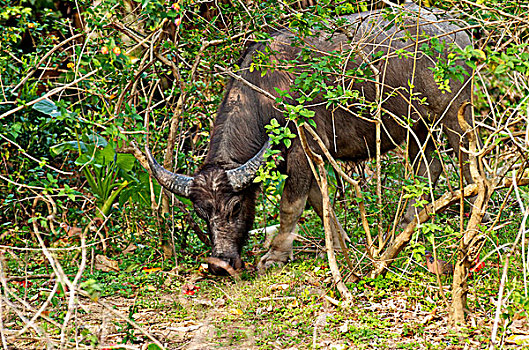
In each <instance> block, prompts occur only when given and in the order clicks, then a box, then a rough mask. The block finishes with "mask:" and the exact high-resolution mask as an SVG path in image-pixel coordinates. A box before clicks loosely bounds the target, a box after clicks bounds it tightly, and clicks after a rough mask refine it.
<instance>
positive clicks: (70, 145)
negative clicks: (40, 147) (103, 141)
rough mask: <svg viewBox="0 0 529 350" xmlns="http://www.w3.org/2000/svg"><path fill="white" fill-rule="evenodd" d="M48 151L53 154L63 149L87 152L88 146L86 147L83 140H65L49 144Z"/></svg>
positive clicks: (57, 153)
mask: <svg viewBox="0 0 529 350" xmlns="http://www.w3.org/2000/svg"><path fill="white" fill-rule="evenodd" d="M79 148H80V149H79ZM50 151H51V153H52V154H54V155H59V154H61V153H62V152H64V151H80V152H81V153H87V152H88V147H86V144H85V143H84V142H79V143H77V141H66V142H63V143H59V144H57V145H54V146H51V147H50Z"/></svg>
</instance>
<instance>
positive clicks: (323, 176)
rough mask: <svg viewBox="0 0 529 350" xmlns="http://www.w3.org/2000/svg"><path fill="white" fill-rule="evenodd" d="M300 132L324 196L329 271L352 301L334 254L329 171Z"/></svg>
mask: <svg viewBox="0 0 529 350" xmlns="http://www.w3.org/2000/svg"><path fill="white" fill-rule="evenodd" d="M296 127H297V130H298V135H299V139H300V141H301V146H302V147H303V150H304V151H305V154H306V155H307V160H308V161H309V163H310V164H311V169H312V171H313V173H314V178H315V179H316V181H317V182H318V185H319V187H320V191H321V194H322V206H323V218H322V220H323V227H324V229H325V248H326V250H327V260H328V261H329V269H330V270H331V273H332V276H333V280H334V283H335V284H336V288H337V289H338V291H339V292H340V294H341V295H342V297H343V298H344V299H345V300H347V301H351V300H353V295H352V294H351V292H350V291H349V289H347V286H346V285H345V283H344V282H343V278H342V275H341V273H340V268H339V267H338V264H337V262H336V255H335V253H334V242H333V234H332V228H331V220H330V219H331V211H332V208H331V206H330V200H329V190H328V187H327V171H326V170H325V163H324V162H323V159H322V157H321V156H319V155H318V154H315V153H314V152H312V150H311V149H310V147H309V145H308V143H307V138H306V136H305V132H304V129H303V128H302V127H300V126H299V125H296ZM314 163H316V164H317V165H318V170H319V174H318V172H316V169H315V168H314Z"/></svg>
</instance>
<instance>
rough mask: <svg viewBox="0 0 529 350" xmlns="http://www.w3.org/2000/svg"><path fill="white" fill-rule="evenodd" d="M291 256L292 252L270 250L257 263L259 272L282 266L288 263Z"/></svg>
mask: <svg viewBox="0 0 529 350" xmlns="http://www.w3.org/2000/svg"><path fill="white" fill-rule="evenodd" d="M289 256H290V252H286V253H285V252H278V251H275V250H269V251H268V253H266V254H265V255H264V256H263V257H262V258H261V260H259V263H258V264H257V271H258V272H259V274H264V273H266V271H267V270H270V269H272V268H276V267H282V266H284V265H285V264H286V263H287V261H288V258H289Z"/></svg>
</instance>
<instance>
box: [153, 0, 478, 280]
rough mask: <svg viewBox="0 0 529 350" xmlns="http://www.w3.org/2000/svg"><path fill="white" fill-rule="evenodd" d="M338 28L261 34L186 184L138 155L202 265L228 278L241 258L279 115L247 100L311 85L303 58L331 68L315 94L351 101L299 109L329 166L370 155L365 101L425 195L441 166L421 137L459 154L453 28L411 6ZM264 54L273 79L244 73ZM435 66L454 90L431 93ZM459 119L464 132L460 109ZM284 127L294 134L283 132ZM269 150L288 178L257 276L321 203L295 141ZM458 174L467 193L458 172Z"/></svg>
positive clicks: (271, 106)
mask: <svg viewBox="0 0 529 350" xmlns="http://www.w3.org/2000/svg"><path fill="white" fill-rule="evenodd" d="M388 13H389V15H388ZM342 19H345V20H346V22H345V23H342V22H343V21H342V22H336V23H335V25H334V30H333V31H332V32H331V31H325V32H323V31H321V32H317V31H314V32H313V33H312V34H316V35H310V36H307V37H305V38H303V39H302V40H300V39H299V37H298V38H296V36H295V35H294V34H293V33H292V32H291V31H289V30H287V29H285V30H281V31H278V32H275V33H273V34H272V39H271V40H269V41H266V42H260V43H255V44H252V45H251V46H250V47H249V48H248V49H247V50H246V52H245V53H244V54H243V56H242V57H241V60H240V62H239V66H240V70H239V72H238V74H239V77H240V78H238V79H232V80H231V81H230V82H229V83H228V85H227V88H226V94H225V96H224V100H223V101H222V103H221V105H220V107H219V110H218V115H217V118H216V120H215V123H214V126H213V129H212V134H211V141H210V145H209V151H208V153H207V156H206V160H205V163H204V165H203V166H202V167H201V168H200V170H199V171H198V172H197V173H196V174H195V175H194V176H184V175H178V174H174V173H172V172H170V171H168V170H166V169H164V168H163V167H161V166H160V165H159V164H158V163H156V161H155V160H154V158H153V156H152V155H151V154H150V152H149V150H148V148H146V151H147V155H148V159H149V165H150V168H151V171H152V174H153V175H154V177H156V179H157V180H158V182H159V183H160V184H161V185H162V186H163V187H165V188H166V189H167V190H169V191H171V192H173V193H175V194H177V195H180V196H184V197H187V198H189V199H190V200H191V201H192V202H193V205H194V209H195V210H196V212H197V214H198V215H199V216H200V217H201V218H202V219H204V220H205V221H206V223H207V226H208V231H209V237H210V240H211V243H212V256H213V257H214V258H216V259H214V260H216V261H223V262H226V263H229V264H230V265H231V266H232V267H233V268H234V269H239V268H241V267H243V263H242V259H241V251H242V248H243V245H244V244H245V241H246V240H247V238H248V231H249V230H250V229H251V228H252V224H253V220H254V215H255V202H256V198H257V195H258V192H259V185H258V184H256V183H254V182H253V179H254V177H255V176H256V172H257V170H258V168H259V167H260V166H261V165H262V163H263V155H264V153H265V151H266V148H267V147H268V139H269V137H268V135H267V132H266V128H265V126H266V125H268V124H269V123H270V121H271V120H272V119H273V118H275V119H276V120H277V121H279V123H280V124H282V125H286V124H287V120H286V118H285V115H284V112H283V111H282V110H281V108H278V106H277V105H276V104H275V102H274V101H273V100H272V99H270V96H269V95H268V96H267V94H264V93H262V91H261V92H260V91H259V90H264V91H266V92H268V93H271V94H273V95H274V96H278V94H277V92H276V91H277V90H276V88H278V89H280V90H283V91H287V90H289V87H291V86H292V85H293V82H294V81H295V80H296V78H298V77H299V76H300V74H301V73H302V72H308V73H309V75H310V74H312V73H313V72H312V71H311V70H310V65H309V64H307V62H308V61H310V59H311V58H314V57H320V58H325V57H331V56H333V57H341V60H340V61H338V63H336V67H334V70H332V69H331V70H328V73H329V74H328V77H327V80H326V82H327V84H328V86H330V87H331V90H332V89H333V88H335V90H334V91H339V90H337V89H338V87H339V86H341V87H344V88H345V89H349V90H353V91H358V97H357V98H356V100H349V102H348V104H347V105H346V106H343V105H342V107H338V108H336V106H335V105H333V106H331V107H328V104H327V102H328V101H326V100H325V98H324V96H323V95H324V94H323V93H320V94H319V95H318V96H317V97H316V98H315V99H314V100H313V101H311V102H310V105H308V104H307V105H306V107H307V108H308V109H310V110H312V111H314V112H315V114H314V117H313V120H314V122H315V124H316V131H317V133H318V135H319V136H320V138H321V139H322V140H323V142H324V143H325V145H326V147H327V148H328V150H329V151H330V152H331V154H332V156H333V157H335V158H338V159H343V160H349V161H361V160H365V159H368V158H369V157H371V156H374V155H375V154H376V132H375V129H376V128H375V123H374V122H373V118H374V113H375V111H374V109H373V110H370V109H369V108H365V105H366V103H369V102H374V101H377V98H379V99H380V101H382V104H381V106H382V109H381V111H382V120H383V124H382V136H381V150H382V152H386V151H388V150H391V149H393V148H395V147H396V146H397V145H399V144H400V143H402V142H404V141H406V142H408V145H409V154H410V158H411V161H412V163H413V164H415V165H414V166H415V170H416V173H417V174H418V175H421V176H425V177H429V178H430V179H431V181H432V182H433V183H435V181H436V180H437V178H438V176H439V174H440V172H441V164H440V161H439V160H438V159H437V158H436V157H433V156H432V152H433V151H434V150H435V149H434V148H435V147H434V143H433V140H432V136H431V132H430V131H435V130H438V129H442V130H443V131H444V133H445V134H446V137H447V139H448V142H449V143H450V145H451V147H452V148H453V150H454V153H455V154H456V155H457V154H459V147H460V142H464V141H462V137H461V136H462V135H463V132H462V130H461V128H460V126H459V123H458V119H457V114H458V109H459V107H460V106H461V105H462V104H463V103H464V102H465V101H468V100H470V97H471V84H470V78H469V77H470V75H471V70H470V68H468V67H467V66H466V65H465V64H464V62H460V61H455V62H452V63H449V60H448V58H449V57H448V51H449V50H448V47H449V46H451V47H453V46H457V47H459V48H465V47H466V46H468V45H470V44H471V43H470V40H469V37H468V36H467V34H466V33H465V32H463V31H462V30H461V28H460V27H459V26H457V25H455V24H453V22H454V20H453V19H450V18H443V17H441V16H440V15H439V14H438V13H435V12H432V11H429V10H427V9H424V8H419V7H418V6H416V5H410V6H406V7H400V8H393V9H391V10H389V12H388V10H386V11H373V12H364V13H358V14H355V15H350V16H346V17H342ZM432 38H433V39H432ZM443 45H444V46H443ZM439 47H440V48H439ZM443 47H444V48H443ZM428 48H429V49H428ZM421 50H426V51H427V53H424V52H421ZM265 52H266V53H268V54H269V55H270V59H269V61H266V62H267V63H266V64H270V65H275V67H274V69H269V70H268V72H267V73H266V74H265V75H262V74H261V71H260V70H259V69H250V67H251V65H252V63H253V62H254V59H255V58H256V57H258V55H259V56H260V57H262V55H263V54H264V53H265ZM296 60H297V62H298V64H297V65H294V64H293V63H292V62H295V61H296ZM368 62H369V63H368ZM438 62H441V63H444V64H445V65H446V67H457V66H460V67H459V68H458V69H459V70H460V73H461V72H462V73H464V74H463V75H462V76H463V77H464V78H463V79H450V80H449V81H448V82H449V88H446V87H445V88H444V89H443V90H440V88H439V84H440V83H442V84H446V83H447V80H446V79H447V78H443V79H441V80H440V79H439V77H437V79H435V78H434V74H435V72H439V69H437V70H435V69H434V67H436V64H437V63H438ZM446 67H445V68H446ZM368 68H371V71H372V73H374V74H372V75H369V74H368V75H364V76H363V79H362V77H360V78H355V79H353V80H351V79H347V78H343V73H345V72H346V71H351V70H353V71H354V70H357V71H358V70H362V69H363V70H367V69H368ZM463 71H464V72H463ZM461 80H463V81H461ZM375 84H378V85H379V88H378V89H377V88H376V87H375ZM410 92H411V93H410ZM410 95H412V98H410ZM293 98H296V96H293ZM355 101H356V102H357V103H355ZM291 102H292V101H291ZM362 106H363V107H362ZM465 118H466V119H467V122H468V123H469V124H470V125H472V120H471V119H472V118H471V113H470V111H469V108H467V111H466V112H465ZM289 127H291V130H292V131H293V132H295V128H294V127H292V124H289ZM309 145H310V146H311V148H312V149H314V150H315V151H316V152H319V151H321V150H320V149H319V148H318V146H317V144H316V143H315V142H314V141H313V140H309ZM278 147H279V146H278ZM281 147H282V148H280V151H281V152H282V155H283V158H284V161H283V162H282V163H281V164H279V170H280V171H282V172H283V173H285V174H286V175H288V177H287V179H286V183H285V186H284V190H283V195H282V198H281V205H280V229H279V233H278V234H277V236H276V237H275V238H274V240H273V242H272V244H271V248H270V250H269V251H268V253H267V254H266V255H264V256H263V257H262V258H261V260H260V262H259V268H260V269H266V268H268V267H270V266H272V265H274V264H279V265H281V264H284V263H285V262H286V261H287V260H288V258H289V256H290V254H291V251H292V242H293V235H292V231H293V230H294V228H295V226H296V223H297V222H298V219H299V218H300V216H301V214H302V211H303V209H304V207H305V203H306V201H307V199H308V201H309V203H310V204H311V206H312V207H313V208H314V210H315V211H316V212H317V214H318V215H319V216H320V217H321V216H322V211H323V210H322V197H321V193H320V190H319V188H318V186H317V184H316V182H315V179H314V178H313V174H312V171H311V169H310V167H309V163H308V161H307V158H306V155H305V153H304V151H303V149H302V147H301V144H300V141H299V139H297V138H296V139H294V140H293V142H292V144H291V146H290V147H289V148H286V147H284V146H281ZM320 153H321V152H320ZM463 164H466V158H465V159H463ZM463 173H464V176H465V178H466V180H467V181H470V182H471V181H472V179H471V177H470V174H469V170H468V167H465V168H464V169H463ZM412 219H413V208H411V209H410V208H408V211H407V213H406V214H405V217H404V219H403V220H404V221H405V222H409V221H411V220H412ZM218 259H220V260H218ZM220 265H222V264H220ZM220 265H215V264H210V266H209V269H210V271H211V272H212V273H215V274H225V269H223V268H222V267H219V266H220ZM224 266H227V265H226V264H224Z"/></svg>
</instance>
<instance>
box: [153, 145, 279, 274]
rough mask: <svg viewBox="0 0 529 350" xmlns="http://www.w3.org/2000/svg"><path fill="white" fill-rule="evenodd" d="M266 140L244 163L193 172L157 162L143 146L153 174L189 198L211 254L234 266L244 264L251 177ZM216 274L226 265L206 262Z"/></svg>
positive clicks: (254, 192) (261, 158)
mask: <svg viewBox="0 0 529 350" xmlns="http://www.w3.org/2000/svg"><path fill="white" fill-rule="evenodd" d="M268 146H269V143H266V144H265V145H264V146H263V147H262V148H261V150H260V151H259V152H258V153H257V154H256V155H255V156H254V157H253V158H251V159H250V160H248V161H247V162H246V163H245V164H243V165H241V166H239V167H237V168H235V169H229V170H226V169H224V168H223V167H221V166H219V165H217V164H205V165H204V166H203V167H202V168H201V169H200V170H199V171H198V172H197V173H196V174H195V176H193V177H191V176H185V175H179V174H174V173H172V172H170V171H168V170H167V169H165V168H163V167H162V166H161V165H160V164H158V163H157V162H156V160H155V159H154V157H153V156H152V154H151V152H150V150H149V148H148V147H145V151H146V154H147V159H148V161H149V167H150V169H151V172H152V175H153V176H154V177H155V178H156V180H158V182H159V183H160V185H162V186H163V187H164V188H165V189H167V190H168V191H170V192H172V193H174V194H176V195H178V196H183V197H186V198H189V199H190V200H191V201H192V202H193V207H194V209H195V211H196V213H197V215H198V216H199V217H201V218H202V219H203V220H204V221H205V222H206V224H207V227H208V234H209V239H210V242H211V244H212V257H214V258H218V259H221V260H223V261H225V262H227V263H228V264H230V266H231V267H233V268H234V269H235V270H238V269H240V268H242V267H243V262H242V259H241V252H242V248H243V246H244V243H245V242H246V240H247V238H248V231H249V230H250V229H251V227H252V225H253V220H254V215H255V200H256V196H257V192H258V185H257V184H254V182H253V179H254V178H255V176H256V174H257V170H258V169H259V167H260V166H261V165H262V164H263V162H264V153H265V151H266V149H267V148H268ZM209 270H210V272H211V273H213V274H216V275H222V274H226V271H225V269H223V268H222V267H220V266H217V265H215V264H209Z"/></svg>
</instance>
